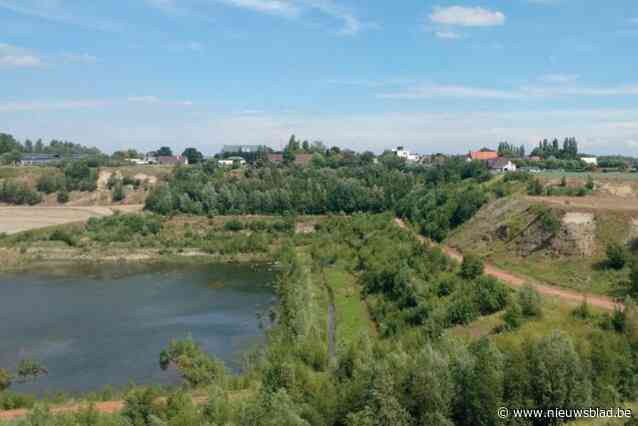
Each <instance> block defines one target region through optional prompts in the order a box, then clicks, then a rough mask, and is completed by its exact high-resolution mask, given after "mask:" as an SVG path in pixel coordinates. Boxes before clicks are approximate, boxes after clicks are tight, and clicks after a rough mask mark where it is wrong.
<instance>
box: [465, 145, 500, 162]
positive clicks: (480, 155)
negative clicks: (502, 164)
mask: <svg viewBox="0 0 638 426" xmlns="http://www.w3.org/2000/svg"><path fill="white" fill-rule="evenodd" d="M498 158H499V157H498V152H496V151H493V150H491V149H487V148H483V149H481V150H480V151H471V152H470V153H469V154H468V155H467V161H475V160H477V161H488V160H496V159H498Z"/></svg>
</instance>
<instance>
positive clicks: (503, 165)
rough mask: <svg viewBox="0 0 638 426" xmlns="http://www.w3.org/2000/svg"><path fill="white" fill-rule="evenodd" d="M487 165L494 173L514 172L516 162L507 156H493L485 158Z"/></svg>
mask: <svg viewBox="0 0 638 426" xmlns="http://www.w3.org/2000/svg"><path fill="white" fill-rule="evenodd" d="M487 167H488V168H489V169H490V171H492V172H495V173H504V172H515V171H516V164H514V163H513V162H512V160H508V159H507V158H494V159H490V160H487Z"/></svg>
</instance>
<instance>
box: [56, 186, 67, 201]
mask: <svg viewBox="0 0 638 426" xmlns="http://www.w3.org/2000/svg"><path fill="white" fill-rule="evenodd" d="M56 198H57V200H58V203H60V204H66V203H68V202H69V199H70V196H69V192H68V191H67V190H66V189H61V190H59V191H58V194H57V197H56Z"/></svg>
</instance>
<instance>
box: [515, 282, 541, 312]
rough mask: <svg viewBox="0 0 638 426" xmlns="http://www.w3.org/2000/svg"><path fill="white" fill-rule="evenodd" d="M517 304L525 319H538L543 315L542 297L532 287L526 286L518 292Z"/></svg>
mask: <svg viewBox="0 0 638 426" xmlns="http://www.w3.org/2000/svg"><path fill="white" fill-rule="evenodd" d="M518 303H519V305H520V306H521V312H522V314H523V316H525V317H528V318H540V317H541V316H542V314H543V310H542V303H543V299H542V296H541V295H540V293H539V292H538V290H536V289H535V288H534V287H533V286H532V285H529V284H526V285H525V286H524V287H523V288H522V289H521V290H520V291H519V293H518Z"/></svg>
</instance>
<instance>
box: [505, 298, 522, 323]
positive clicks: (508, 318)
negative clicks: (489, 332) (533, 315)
mask: <svg viewBox="0 0 638 426" xmlns="http://www.w3.org/2000/svg"><path fill="white" fill-rule="evenodd" d="M503 320H504V321H505V327H506V328H507V329H508V330H516V329H517V328H519V327H520V326H521V324H522V322H523V311H522V309H521V305H519V304H518V302H517V301H513V302H512V303H510V305H509V306H508V308H507V310H506V311H505V315H503Z"/></svg>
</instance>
